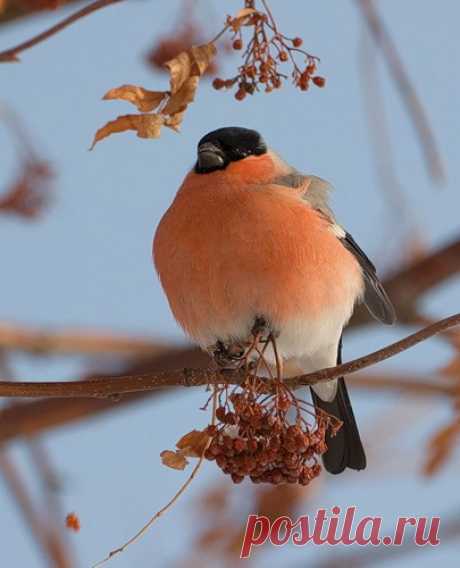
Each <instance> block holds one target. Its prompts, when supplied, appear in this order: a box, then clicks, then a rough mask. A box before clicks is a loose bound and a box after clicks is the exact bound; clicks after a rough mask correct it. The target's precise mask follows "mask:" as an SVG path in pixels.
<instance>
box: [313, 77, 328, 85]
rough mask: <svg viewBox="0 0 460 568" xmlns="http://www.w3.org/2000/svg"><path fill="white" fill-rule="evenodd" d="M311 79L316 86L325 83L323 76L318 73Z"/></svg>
mask: <svg viewBox="0 0 460 568" xmlns="http://www.w3.org/2000/svg"><path fill="white" fill-rule="evenodd" d="M312 81H313V83H314V84H315V85H316V86H317V87H324V85H325V84H326V79H325V78H324V77H320V76H319V75H316V77H313V79H312Z"/></svg>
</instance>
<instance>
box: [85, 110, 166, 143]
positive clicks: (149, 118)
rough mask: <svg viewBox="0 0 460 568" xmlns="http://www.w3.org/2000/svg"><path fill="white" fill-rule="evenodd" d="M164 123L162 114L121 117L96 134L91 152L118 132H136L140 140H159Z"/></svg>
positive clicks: (108, 123) (126, 115)
mask: <svg viewBox="0 0 460 568" xmlns="http://www.w3.org/2000/svg"><path fill="white" fill-rule="evenodd" d="M163 123H164V117H163V116H161V115H160V114H125V115H123V116H119V117H118V118H116V119H115V120H111V121H110V122H107V124H105V125H104V126H103V127H102V128H99V130H98V131H97V132H96V134H95V136H94V140H93V143H92V144H91V148H90V150H92V149H93V148H94V146H95V145H96V144H97V143H98V142H100V141H101V140H103V139H104V138H107V136H110V135H111V134H115V133H117V132H124V131H125V130H135V131H136V133H137V136H138V137H139V138H158V137H159V136H160V131H161V127H162V126H163Z"/></svg>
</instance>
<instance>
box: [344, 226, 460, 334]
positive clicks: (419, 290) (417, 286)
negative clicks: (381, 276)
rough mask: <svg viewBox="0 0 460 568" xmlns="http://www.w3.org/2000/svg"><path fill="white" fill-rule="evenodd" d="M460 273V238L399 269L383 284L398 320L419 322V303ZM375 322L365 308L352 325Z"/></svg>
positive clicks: (354, 317) (355, 316) (356, 313)
mask: <svg viewBox="0 0 460 568" xmlns="http://www.w3.org/2000/svg"><path fill="white" fill-rule="evenodd" d="M459 273H460V237H457V238H456V239H455V240H454V241H452V242H450V243H448V244H447V245H445V246H443V247H442V248H440V249H436V250H435V251H434V252H432V253H431V254H429V255H427V256H425V257H423V258H420V259H418V260H416V261H415V262H414V263H412V264H410V265H409V266H407V267H404V268H402V269H401V270H398V272H396V273H395V274H393V275H391V276H389V277H388V278H386V279H385V280H384V282H383V286H384V288H385V290H386V291H387V292H388V295H389V296H390V298H391V301H392V302H393V304H394V306H395V309H396V313H397V314H398V321H399V322H403V323H417V322H418V320H419V315H418V313H417V302H418V300H420V298H421V297H422V296H423V295H424V294H426V293H428V292H429V291H430V290H432V289H434V288H436V286H439V285H440V284H443V283H444V282H445V281H446V280H448V279H449V278H452V277H453V276H455V275H457V274H459ZM370 321H373V320H372V318H371V317H370V316H369V314H368V312H367V310H366V308H365V307H363V306H361V307H360V308H359V310H357V311H356V312H355V315H354V316H353V318H352V321H351V323H350V325H352V326H359V325H362V324H364V323H366V322H370Z"/></svg>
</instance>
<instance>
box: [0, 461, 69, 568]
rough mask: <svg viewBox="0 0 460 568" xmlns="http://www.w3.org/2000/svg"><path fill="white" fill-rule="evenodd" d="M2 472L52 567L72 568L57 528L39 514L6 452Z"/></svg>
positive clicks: (0, 467)
mask: <svg viewBox="0 0 460 568" xmlns="http://www.w3.org/2000/svg"><path fill="white" fill-rule="evenodd" d="M0 472H1V474H2V475H3V478H4V480H5V482H6V484H7V486H8V488H9V489H10V491H11V493H12V494H13V495H14V497H15V500H16V502H17V503H18V505H19V508H20V509H21V511H22V513H23V515H24V517H25V518H26V519H27V522H28V525H29V527H30V529H31V531H32V533H33V535H34V536H35V538H36V539H37V541H38V542H39V543H40V545H41V547H42V548H43V550H44V551H45V552H46V554H47V556H48V558H49V560H50V566H54V567H56V568H70V567H71V566H72V564H73V563H72V561H71V560H70V558H69V551H68V550H67V549H66V548H65V547H64V544H63V542H62V541H61V539H60V536H59V534H58V533H57V531H56V530H55V528H54V527H52V526H47V525H46V523H44V519H43V518H42V517H41V516H40V515H39V514H38V513H37V511H36V509H35V507H34V505H33V503H32V499H31V496H30V494H29V491H28V490H27V486H26V482H25V480H24V479H23V478H22V476H21V475H20V472H19V471H18V469H17V468H16V467H15V465H14V463H13V462H12V461H11V460H10V458H9V457H8V456H7V454H6V453H5V452H0Z"/></svg>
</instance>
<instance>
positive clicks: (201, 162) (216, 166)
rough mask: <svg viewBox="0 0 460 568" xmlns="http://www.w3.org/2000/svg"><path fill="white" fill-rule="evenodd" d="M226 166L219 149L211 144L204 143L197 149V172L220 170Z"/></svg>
mask: <svg viewBox="0 0 460 568" xmlns="http://www.w3.org/2000/svg"><path fill="white" fill-rule="evenodd" d="M225 165H226V161H225V157H224V154H223V152H222V150H221V149H220V148H218V147H217V146H215V145H214V144H212V143H211V142H205V143H204V144H201V146H199V148H198V164H197V166H198V168H197V169H198V171H199V172H212V171H214V170H220V169H222V168H224V167H225Z"/></svg>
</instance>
